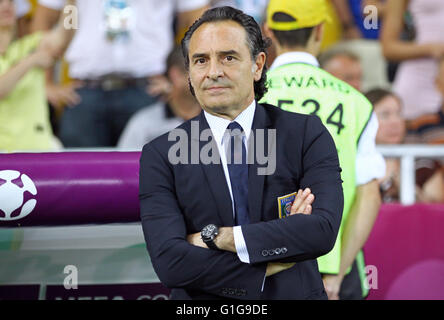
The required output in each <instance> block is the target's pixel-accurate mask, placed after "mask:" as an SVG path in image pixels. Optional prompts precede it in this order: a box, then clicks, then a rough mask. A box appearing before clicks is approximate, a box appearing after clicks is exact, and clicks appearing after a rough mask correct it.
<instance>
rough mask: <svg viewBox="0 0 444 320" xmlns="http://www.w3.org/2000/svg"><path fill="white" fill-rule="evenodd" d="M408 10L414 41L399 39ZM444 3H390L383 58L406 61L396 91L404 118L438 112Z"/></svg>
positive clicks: (418, 0)
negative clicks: (438, 79) (436, 86)
mask: <svg viewBox="0 0 444 320" xmlns="http://www.w3.org/2000/svg"><path fill="white" fill-rule="evenodd" d="M407 10H408V11H409V12H410V14H411V16H412V18H413V21H414V25H415V29H416V39H415V40H414V41H408V40H402V39H400V35H401V32H402V30H403V24H404V20H403V19H404V14H405V12H406V11H407ZM442 30H444V1H442V0H387V6H386V13H385V17H384V24H383V27H382V33H381V41H382V45H383V49H384V55H385V56H386V58H387V59H389V60H391V61H403V62H402V63H401V65H400V67H399V69H398V71H397V74H396V77H395V82H394V87H393V90H394V91H395V92H396V93H397V94H398V95H399V96H400V97H401V99H402V102H403V114H404V118H406V119H408V120H411V119H414V118H416V117H419V116H421V115H423V114H426V113H433V112H436V111H437V110H438V109H439V106H440V101H441V97H440V95H439V92H438V91H437V90H436V88H435V86H434V79H435V76H436V73H437V63H436V60H435V59H437V58H440V57H441V56H442V55H443V54H444V32H442Z"/></svg>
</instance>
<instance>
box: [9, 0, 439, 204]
mask: <svg viewBox="0 0 444 320" xmlns="http://www.w3.org/2000/svg"><path fill="white" fill-rule="evenodd" d="M69 3H74V4H75V8H70V7H65V5H66V4H67V1H66V0H0V150H1V151H3V152H14V151H30V150H32V151H53V150H65V149H78V148H81V149H85V148H115V147H117V148H120V149H122V150H140V149H141V148H142V146H143V145H144V144H145V143H147V142H149V141H150V140H152V139H154V138H155V137H157V136H159V135H161V134H163V133H165V132H167V131H169V130H171V129H173V128H175V127H176V126H177V125H179V124H180V123H181V122H182V121H184V120H188V119H190V118H192V117H194V116H196V115H197V114H198V113H199V112H200V110H201V109H200V106H199V105H198V103H197V101H196V100H195V99H194V97H193V96H192V95H191V93H190V90H189V83H188V76H187V73H186V70H185V67H184V61H183V57H182V53H181V51H180V49H179V47H178V44H179V43H180V40H181V38H182V37H183V35H184V33H185V31H186V30H187V28H188V27H189V26H190V25H191V24H192V23H193V22H194V21H195V20H196V19H198V18H199V16H200V15H201V14H202V13H203V12H204V11H205V10H206V9H208V8H211V7H215V6H223V5H230V6H233V7H237V8H239V9H241V10H243V11H244V12H246V13H247V14H249V15H251V16H253V17H254V18H255V19H256V20H257V22H258V23H259V24H263V23H264V20H265V19H264V18H265V10H266V6H267V0H163V1H155V0H77V1H74V2H73V1H68V4H69ZM329 14H330V19H329V20H328V21H327V22H326V35H325V39H324V45H323V53H322V54H321V56H320V57H319V61H320V64H321V66H322V68H324V69H325V70H327V71H328V72H330V73H332V74H333V75H334V76H336V77H338V78H340V79H341V80H343V81H345V82H347V83H349V84H350V85H351V86H353V87H354V88H356V89H357V90H359V91H360V92H362V93H363V94H364V95H365V96H366V97H367V98H368V99H369V100H370V101H371V102H372V103H373V105H374V109H375V112H376V114H377V117H378V121H379V131H378V134H377V143H378V144H381V145H383V144H404V143H407V144H442V143H444V105H443V96H444V32H443V30H444V1H442V0H330V1H329ZM66 23H68V25H69V26H73V27H74V28H73V29H74V31H73V32H72V34H70V33H69V32H67V31H66V28H60V25H62V24H66ZM65 27H66V26H65ZM63 29H65V30H64V31H63ZM274 57H275V54H274V51H273V47H271V48H270V51H269V57H268V61H267V64H269V65H271V63H272V62H273V59H274ZM438 160H439V159H437V160H428V159H420V160H418V161H417V163H416V164H417V165H416V184H417V186H416V187H417V200H418V201H423V202H444V171H443V170H444V169H443V168H444V166H443V165H442V163H441V162H440V161H438ZM386 161H387V174H386V176H385V177H384V178H383V179H381V181H380V186H381V191H382V193H383V198H384V201H386V202H391V201H399V186H400V177H399V176H400V174H399V173H400V161H399V159H386Z"/></svg>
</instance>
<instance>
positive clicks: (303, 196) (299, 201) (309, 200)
mask: <svg viewBox="0 0 444 320" xmlns="http://www.w3.org/2000/svg"><path fill="white" fill-rule="evenodd" d="M314 199H315V197H314V195H313V194H312V193H311V190H310V189H309V188H306V189H305V190H304V191H302V190H301V189H300V190H299V191H298V194H297V195H296V198H295V199H294V201H293V204H292V206H291V213H290V215H291V216H292V215H295V214H306V215H309V214H311V212H312V206H311V205H312V204H313V201H314ZM187 241H188V242H189V243H190V244H192V245H194V246H196V247H201V248H206V249H208V246H207V245H206V244H205V242H203V241H202V238H201V236H200V232H197V233H193V234H189V235H188V236H187ZM215 243H216V245H217V247H218V248H219V249H221V250H225V251H231V252H236V247H235V244H234V237H233V228H232V227H222V228H219V235H218V236H217V237H216V239H215Z"/></svg>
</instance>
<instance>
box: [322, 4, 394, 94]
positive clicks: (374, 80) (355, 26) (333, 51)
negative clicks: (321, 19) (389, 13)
mask: <svg viewBox="0 0 444 320" xmlns="http://www.w3.org/2000/svg"><path fill="white" fill-rule="evenodd" d="M331 1H332V3H333V4H334V6H335V9H336V12H337V14H338V16H339V21H340V22H341V28H342V29H343V30H342V33H343V35H342V41H339V42H337V43H335V44H334V45H332V46H330V47H328V50H326V51H324V55H325V56H326V57H331V56H335V55H343V54H344V52H346V54H347V55H350V56H352V55H353V56H355V57H356V58H358V60H359V61H360V65H361V69H362V78H361V86H360V88H361V89H360V91H367V90H370V89H371V88H375V87H378V88H379V87H383V88H385V87H388V86H389V80H388V75H387V67H388V66H387V61H386V60H385V57H384V56H383V54H382V49H381V44H380V42H379V41H377V38H378V36H377V35H376V34H377V33H379V26H380V25H381V21H382V19H383V13H384V11H385V9H384V6H383V5H384V3H385V1H382V0H379V1H377V0H373V1H370V0H368V1H366V0H347V1H344V0H331ZM368 5H373V6H374V7H370V8H371V9H372V10H371V11H364V8H365V6H368ZM367 8H369V7H367ZM375 9H376V10H375ZM364 12H365V13H368V14H369V16H368V17H364ZM375 14H376V16H374V15H375ZM367 24H368V25H367ZM326 29H327V30H328V25H327V26H326ZM363 30H364V31H365V32H364V31H363ZM371 34H373V35H371ZM320 59H321V60H322V59H323V60H325V58H323V57H322V56H321V57H320ZM356 65H357V62H356ZM343 72H345V71H343ZM347 82H348V81H347ZM352 85H353V84H352Z"/></svg>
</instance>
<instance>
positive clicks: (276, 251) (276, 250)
mask: <svg viewBox="0 0 444 320" xmlns="http://www.w3.org/2000/svg"><path fill="white" fill-rule="evenodd" d="M274 252H275V253H276V254H281V252H282V249H281V248H276V249H274Z"/></svg>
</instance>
